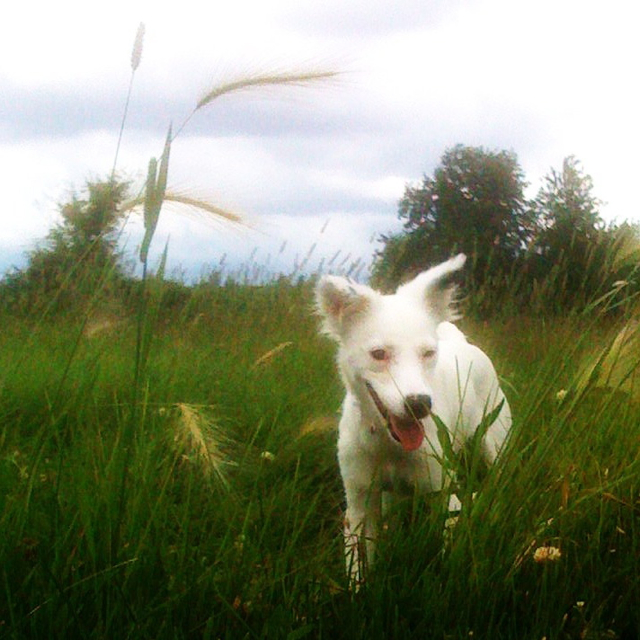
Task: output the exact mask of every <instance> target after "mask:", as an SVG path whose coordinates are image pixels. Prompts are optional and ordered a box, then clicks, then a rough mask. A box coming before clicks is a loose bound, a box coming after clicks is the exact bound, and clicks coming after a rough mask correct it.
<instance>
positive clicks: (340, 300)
mask: <svg viewBox="0 0 640 640" xmlns="http://www.w3.org/2000/svg"><path fill="white" fill-rule="evenodd" d="M375 295H376V293H375V291H373V289H370V288H369V287H367V286H365V285H362V284H357V283H355V282H351V281H350V280H347V279H346V278H341V277H340V276H323V277H322V278H321V279H320V281H319V282H318V285H317V286H316V309H317V310H318V313H319V314H320V315H321V316H322V318H323V320H324V323H323V327H322V329H323V331H324V332H325V333H327V334H328V335H330V336H331V337H333V338H336V339H340V338H341V337H342V336H343V335H344V334H345V331H346V330H347V329H348V328H349V326H350V325H351V324H352V323H353V322H354V321H355V320H356V319H357V318H358V317H360V316H362V315H363V314H365V313H366V312H367V310H368V309H369V307H370V305H371V302H372V300H373V297H374V296H375Z"/></svg>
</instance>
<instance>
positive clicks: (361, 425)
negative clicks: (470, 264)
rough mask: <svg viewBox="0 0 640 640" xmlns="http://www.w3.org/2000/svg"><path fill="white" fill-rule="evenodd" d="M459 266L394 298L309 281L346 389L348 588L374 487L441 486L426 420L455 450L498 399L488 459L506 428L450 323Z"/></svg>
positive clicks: (369, 521) (341, 452)
mask: <svg viewBox="0 0 640 640" xmlns="http://www.w3.org/2000/svg"><path fill="white" fill-rule="evenodd" d="M464 262H465V256H464V255H462V254H460V255H458V256H456V257H455V258H452V259H451V260H448V261H447V262H444V263H442V264H440V265H438V266H436V267H433V268H432V269H429V270H428V271H425V272H424V273H421V274H420V275H418V276H417V277H416V278H415V279H414V280H412V281H411V282H409V283H407V284H405V285H402V286H401V287H399V288H398V289H397V291H396V292H395V294H393V295H382V294H380V293H378V292H377V291H374V290H373V289H371V288H369V287H367V286H364V285H361V284H356V283H354V282H351V281H349V280H347V279H345V278H341V277H337V276H324V277H323V278H322V279H321V280H320V281H319V283H318V286H317V291H316V302H317V307H318V311H319V313H320V314H321V316H322V317H323V321H324V325H323V329H324V331H325V332H326V333H327V334H328V335H329V336H331V337H332V338H333V339H335V340H336V341H337V342H338V345H339V351H338V364H339V368H340V372H341V375H342V379H343V381H344V385H345V387H346V397H345V399H344V404H343V407H342V417H341V420H340V426H339V437H338V459H339V463H340V472H341V475H342V480H343V483H344V490H345V494H346V500H347V511H346V517H345V530H344V534H345V543H346V555H347V567H348V571H349V573H350V576H351V579H352V580H353V581H354V582H356V583H359V581H360V580H361V578H362V574H361V565H362V564H363V558H362V556H361V555H360V557H359V555H358V553H359V547H361V546H362V545H360V540H361V539H362V538H364V540H365V541H366V545H365V546H364V547H362V548H366V555H367V558H368V561H369V563H371V562H372V560H373V546H374V545H373V540H374V538H375V535H376V529H377V526H378V524H379V520H380V516H381V510H382V504H384V503H385V501H384V500H382V493H383V491H385V492H386V491H393V490H394V487H395V488H397V487H399V486H405V485H406V484H407V483H409V484H412V485H414V486H416V487H417V488H419V489H421V490H424V491H427V492H429V491H438V490H440V489H442V488H443V483H444V482H445V480H446V479H445V478H443V472H442V468H441V465H440V464H439V462H438V460H437V458H438V457H440V459H442V458H441V456H442V449H441V447H440V444H439V441H438V437H437V430H436V425H435V423H434V421H433V419H432V418H431V414H435V415H437V416H438V417H439V418H440V419H441V420H442V422H444V424H445V425H447V428H448V429H449V431H450V435H451V440H452V442H453V443H454V448H460V446H461V445H462V444H463V443H464V441H465V440H466V439H467V438H468V437H469V436H471V435H472V434H473V432H474V431H475V429H476V428H477V427H478V425H479V424H480V423H481V422H482V419H483V417H484V416H486V415H487V414H488V413H490V412H491V410H492V409H494V408H496V407H497V406H498V405H499V404H500V403H501V402H503V405H502V409H501V410H500V413H499V415H498V417H497V419H496V420H495V422H494V423H493V424H492V425H491V426H490V427H489V429H488V431H487V433H486V435H485V438H484V441H483V447H482V451H483V454H484V456H485V458H486V460H487V461H488V462H493V461H494V460H495V458H496V456H497V454H498V452H499V450H500V448H501V447H502V445H503V443H504V440H505V438H506V436H507V433H508V430H509V428H510V426H511V412H510V408H509V405H508V403H507V401H506V399H505V397H504V394H503V392H502V390H501V389H500V385H499V382H498V377H497V375H496V372H495V369H494V367H493V365H492V363H491V361H490V360H489V358H488V357H487V356H486V355H485V354H484V353H483V352H482V351H481V350H480V349H479V348H478V347H475V346H473V345H471V344H469V343H468V342H467V340H466V339H465V337H464V335H463V334H462V333H461V332H460V330H459V329H458V328H457V327H456V326H455V325H453V324H451V321H452V320H455V318H456V315H455V312H454V309H453V296H454V288H453V287H451V286H449V284H448V280H449V279H450V277H451V276H452V274H454V273H455V272H456V271H458V270H459V269H461V268H462V266H463V265H464ZM383 414H384V415H383ZM412 414H413V415H412ZM418 418H419V420H418ZM360 553H362V552H360Z"/></svg>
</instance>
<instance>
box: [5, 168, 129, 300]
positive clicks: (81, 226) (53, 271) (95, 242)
mask: <svg viewBox="0 0 640 640" xmlns="http://www.w3.org/2000/svg"><path fill="white" fill-rule="evenodd" d="M127 189H128V185H127V183H125V182H119V181H117V180H107V181H90V182H88V183H87V185H86V189H85V193H83V194H82V195H78V194H77V193H73V194H72V195H71V197H70V198H69V200H68V201H66V202H64V203H62V204H60V205H59V211H60V215H61V221H60V222H59V223H57V224H56V225H55V226H54V227H53V228H52V229H51V230H50V231H49V233H48V234H47V236H46V238H45V241H44V243H43V245H42V246H40V247H37V248H36V249H34V250H32V251H31V252H29V254H28V258H29V260H28V264H27V267H26V268H25V269H24V270H19V271H15V272H14V273H12V274H9V275H8V276H7V277H5V281H4V283H3V289H4V292H3V293H4V294H5V297H10V298H12V299H13V300H14V301H15V300H20V301H21V302H22V303H23V304H26V305H27V306H31V305H33V304H34V303H37V302H38V301H39V298H41V297H42V296H44V298H45V299H48V298H50V297H51V296H52V295H56V296H58V302H59V304H61V305H64V304H65V303H66V302H69V301H72V300H74V299H77V298H78V296H80V297H84V296H86V295H93V293H94V292H95V291H96V286H97V285H98V284H99V283H100V282H105V281H109V282H110V283H114V282H117V281H118V280H122V278H123V277H124V276H125V271H126V269H125V266H124V264H123V262H122V256H121V255H120V253H119V251H118V247H117V233H116V229H117V225H118V223H119V222H120V219H121V215H122V210H121V205H122V203H123V200H124V199H125V197H126V194H127Z"/></svg>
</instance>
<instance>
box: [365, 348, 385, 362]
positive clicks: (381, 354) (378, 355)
mask: <svg viewBox="0 0 640 640" xmlns="http://www.w3.org/2000/svg"><path fill="white" fill-rule="evenodd" d="M370 354H371V357H372V358H373V359H374V360H378V361H379V362H382V361H384V360H388V359H389V353H388V351H387V350H386V349H372V350H371V351H370Z"/></svg>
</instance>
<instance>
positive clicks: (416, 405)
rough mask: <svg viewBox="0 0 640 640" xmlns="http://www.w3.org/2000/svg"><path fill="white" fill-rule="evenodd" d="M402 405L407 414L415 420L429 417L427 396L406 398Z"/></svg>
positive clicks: (419, 395)
mask: <svg viewBox="0 0 640 640" xmlns="http://www.w3.org/2000/svg"><path fill="white" fill-rule="evenodd" d="M404 403H405V406H406V407H407V412H408V413H409V414H410V415H411V416H413V417H414V418H416V419H417V420H422V418H426V417H427V416H428V415H429V411H431V396H428V395H427V394H422V393H419V394H416V395H411V396H407V397H406V398H405V400H404Z"/></svg>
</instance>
